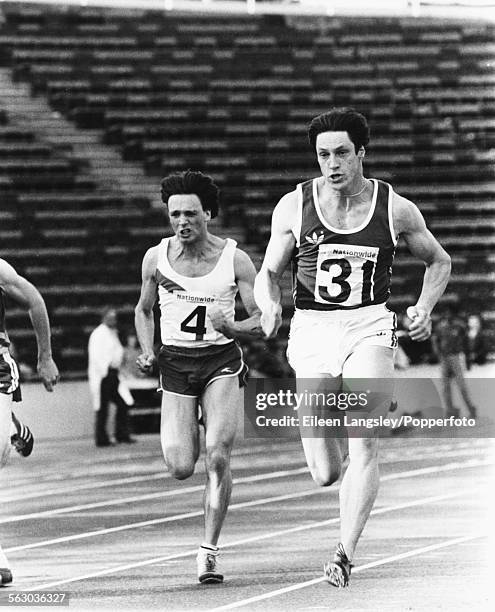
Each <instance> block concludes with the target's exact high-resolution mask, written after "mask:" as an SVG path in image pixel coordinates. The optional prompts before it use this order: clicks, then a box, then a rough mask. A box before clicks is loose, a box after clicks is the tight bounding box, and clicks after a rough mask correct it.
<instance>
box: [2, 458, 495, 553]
mask: <svg viewBox="0 0 495 612" xmlns="http://www.w3.org/2000/svg"><path fill="white" fill-rule="evenodd" d="M494 463H495V462H494V461H488V460H485V461H480V460H474V459H473V460H471V461H463V462H462V463H460V462H454V463H448V464H446V465H442V466H431V467H428V468H419V469H417V470H408V471H406V472H396V473H395V474H387V475H386V476H383V477H381V478H380V482H386V481H389V480H399V479H401V478H409V477H414V476H424V475H426V474H438V473H440V472H448V471H451V470H459V469H468V468H472V467H480V466H486V465H494ZM339 489H340V486H337V487H334V488H333V489H331V492H337V491H339ZM324 494H328V489H327V488H326V487H320V488H312V489H307V490H304V491H300V492H299V493H287V494H285V495H276V496H273V497H264V498H260V499H255V500H250V501H245V502H238V503H235V504H231V505H230V506H229V512H232V511H235V510H239V509H241V508H251V507H254V506H261V505H264V504H270V503H275V502H279V501H286V500H288V499H299V498H303V497H308V496H312V495H324ZM200 516H203V509H201V510H196V511H194V512H185V513H181V514H174V515H171V516H166V517H161V518H156V519H149V520H147V521H139V522H136V523H126V524H124V525H118V526H117V527H107V528H106V529H98V530H95V531H86V532H82V533H79V534H75V535H69V536H63V537H60V538H54V539H51V540H42V541H40V542H34V543H32V544H24V545H21V546H12V547H10V548H4V551H5V552H6V553H7V552H9V553H10V552H17V551H20V550H30V549H32V548H43V547H45V546H51V545H52V544H62V543H64V542H73V541H76V540H83V539H87V538H92V537H96V536H101V535H107V534H110V533H117V532H118V531H128V530H131V529H138V528H140V527H148V526H150V525H161V524H163V523H170V522H174V521H182V520H185V519H190V518H195V517H200Z"/></svg>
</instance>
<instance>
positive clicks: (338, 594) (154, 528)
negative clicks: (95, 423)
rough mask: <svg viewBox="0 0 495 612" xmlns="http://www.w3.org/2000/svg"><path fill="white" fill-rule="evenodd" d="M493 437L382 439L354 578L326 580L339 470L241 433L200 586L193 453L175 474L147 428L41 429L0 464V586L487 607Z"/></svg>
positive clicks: (180, 601)
mask: <svg viewBox="0 0 495 612" xmlns="http://www.w3.org/2000/svg"><path fill="white" fill-rule="evenodd" d="M494 446H495V445H494V441H493V440H492V439H466V438H450V439H449V438H443V439H439V438H435V439H428V440H424V439H423V440H421V439H417V438H411V437H407V436H401V437H393V438H389V439H385V440H382V441H381V478H382V482H381V488H380V493H379V497H378V500H377V503H376V505H375V508H374V511H373V516H372V517H371V519H370V521H369V523H368V525H367V527H366V529H365V532H364V535H363V537H362V539H361V541H360V544H359V546H358V549H357V554H356V558H355V560H354V562H355V566H356V567H355V569H354V573H353V576H352V582H351V587H350V588H349V589H346V590H338V589H335V588H334V587H331V586H330V585H328V584H327V583H325V582H323V581H322V579H321V575H322V564H323V562H324V561H325V560H326V559H327V558H328V556H329V554H330V551H331V550H332V549H333V548H334V546H335V544H336V542H337V541H338V505H337V502H338V484H337V485H333V486H332V487H330V488H318V487H317V486H316V485H314V483H313V482H312V480H311V478H310V476H309V474H308V472H307V470H306V467H305V462H304V457H303V454H302V451H301V448H300V443H299V442H298V441H287V440H286V441H283V440H271V441H266V440H265V441H260V440H258V441H253V440H240V441H239V443H238V444H237V446H236V449H235V451H234V454H233V460H232V466H233V473H234V478H235V485H234V493H233V497H232V505H231V508H230V511H229V514H228V517H227V521H226V524H225V526H224V530H223V533H222V538H221V542H220V543H221V545H222V554H221V558H220V560H221V568H222V570H223V571H224V573H225V577H226V580H225V582H224V584H223V585H210V586H206V585H198V584H197V583H196V576H195V554H196V550H197V546H198V543H199V542H200V541H201V536H202V516H201V515H202V508H201V503H202V486H203V481H204V468H203V460H202V458H200V461H199V462H198V466H197V469H196V473H195V474H194V476H193V477H191V478H190V479H189V480H187V481H183V482H176V481H174V480H173V479H172V478H170V477H169V476H168V474H167V473H166V471H165V469H164V465H163V460H162V456H161V449H160V442H159V437H158V435H145V436H144V435H143V436H139V442H138V444H135V445H133V446H126V445H120V446H118V447H114V448H108V449H107V448H105V449H95V448H94V447H93V444H92V442H91V441H90V440H82V441H63V442H62V441H59V442H44V443H39V444H37V445H36V446H35V452H34V453H33V455H32V456H31V457H30V458H28V459H22V458H20V457H17V455H16V456H14V457H12V460H11V462H10V464H9V466H7V468H6V469H5V470H3V473H2V476H1V478H2V482H3V485H2V495H1V496H0V497H1V499H2V504H1V510H2V511H1V514H0V532H1V534H2V536H1V537H2V544H3V547H4V550H5V552H6V554H7V556H8V557H9V559H10V562H11V567H12V570H13V573H14V584H13V585H11V586H9V587H4V588H1V589H0V600H2V601H5V599H6V597H7V595H8V594H9V593H13V592H14V591H15V592H18V591H30V590H45V591H51V592H53V591H65V592H68V593H70V607H71V608H85V609H92V610H98V609H103V608H106V609H113V610H115V609H118V608H132V609H147V608H160V609H162V610H216V609H235V608H239V609H245V610H279V609H280V610H330V609H331V610H393V611H398V610H436V609H441V610H449V611H451V610H461V609H462V610H463V609H466V610H467V609H469V610H485V609H487V610H488V609H493V607H492V605H493V600H492V601H491V602H489V592H490V587H491V584H490V582H491V583H492V582H493V572H490V569H492V568H490V560H489V557H490V555H489V548H490V547H491V546H490V539H491V543H492V544H493V528H492V525H491V524H490V521H489V512H490V511H491V510H490V508H489V501H490V500H489V491H490V490H491V489H493V482H494V478H493V477H494V471H495V468H494V462H495V452H494ZM491 512H492V511H491ZM492 515H493V512H492ZM492 522H493V521H492Z"/></svg>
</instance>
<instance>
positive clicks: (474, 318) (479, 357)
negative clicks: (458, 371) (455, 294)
mask: <svg viewBox="0 0 495 612" xmlns="http://www.w3.org/2000/svg"><path fill="white" fill-rule="evenodd" d="M466 336H467V338H466V343H467V367H468V369H470V368H471V366H472V365H473V364H476V365H483V364H484V363H486V357H487V354H488V344H487V341H486V336H485V332H484V329H483V321H482V318H481V316H480V315H479V314H470V315H469V316H468V319H467V334H466Z"/></svg>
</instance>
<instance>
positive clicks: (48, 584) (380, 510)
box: [19, 489, 476, 591]
mask: <svg viewBox="0 0 495 612" xmlns="http://www.w3.org/2000/svg"><path fill="white" fill-rule="evenodd" d="M475 493H476V490H475V489H473V490H471V491H465V490H464V491H457V492H455V493H449V494H445V495H435V496H433V497H425V498H423V499H417V500H414V501H412V502H404V503H402V504H395V505H393V506H386V507H383V508H376V509H375V510H372V511H371V515H372V516H374V515H377V514H385V513H387V512H393V511H395V510H403V509H406V508H414V507H416V506H423V505H427V504H434V503H438V502H441V501H445V500H447V499H455V498H456V497H463V496H465V495H470V494H473V495H474V494H475ZM339 521H340V518H339V517H335V518H332V519H326V520H324V521H315V522H313V523H310V524H307V523H306V524H304V525H298V526H296V527H289V528H287V529H281V530H279V531H272V532H269V533H264V534H261V535H256V536H250V537H248V538H242V539H240V540H235V541H233V542H227V543H225V544H223V545H222V549H223V548H233V547H234V546H241V545H244V544H250V543H252V542H260V541H263V540H268V539H271V538H278V537H281V536H284V535H288V534H293V533H298V532H301V531H307V530H309V529H316V528H318V527H326V526H328V525H335V524H338V523H339ZM197 552H198V549H197V548H195V549H194V550H188V551H185V552H182V553H176V554H172V555H166V556H162V557H155V558H153V559H145V560H144V561H136V562H133V563H127V564H125V565H117V566H115V567H110V568H107V569H103V570H99V571H97V572H91V573H90V574H83V575H82V576H75V577H73V578H65V579H63V580H56V581H53V582H46V583H44V584H38V585H36V586H32V587H29V588H20V589H19V590H21V591H36V590H38V589H50V588H53V587H56V586H60V585H62V584H70V583H73V582H79V581H81V580H89V579H91V578H98V577H100V576H108V575H111V574H116V573H119V572H125V571H127V570H130V569H135V568H138V567H146V566H149V565H154V564H157V563H163V562H165V561H172V560H175V559H183V558H185V557H193V556H195V555H196V554H197Z"/></svg>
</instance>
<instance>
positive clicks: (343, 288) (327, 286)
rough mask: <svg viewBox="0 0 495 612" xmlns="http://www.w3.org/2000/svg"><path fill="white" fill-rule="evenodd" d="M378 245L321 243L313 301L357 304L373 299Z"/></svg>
mask: <svg viewBox="0 0 495 612" xmlns="http://www.w3.org/2000/svg"><path fill="white" fill-rule="evenodd" d="M378 251H379V248H378V247H363V246H357V245H352V244H348V245H343V244H321V245H320V246H319V249H318V260H317V264H316V282H315V301H316V302H319V303H320V304H339V305H343V306H359V305H360V304H362V303H366V302H369V301H370V300H372V299H373V275H374V272H375V267H376V262H377V259H378Z"/></svg>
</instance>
